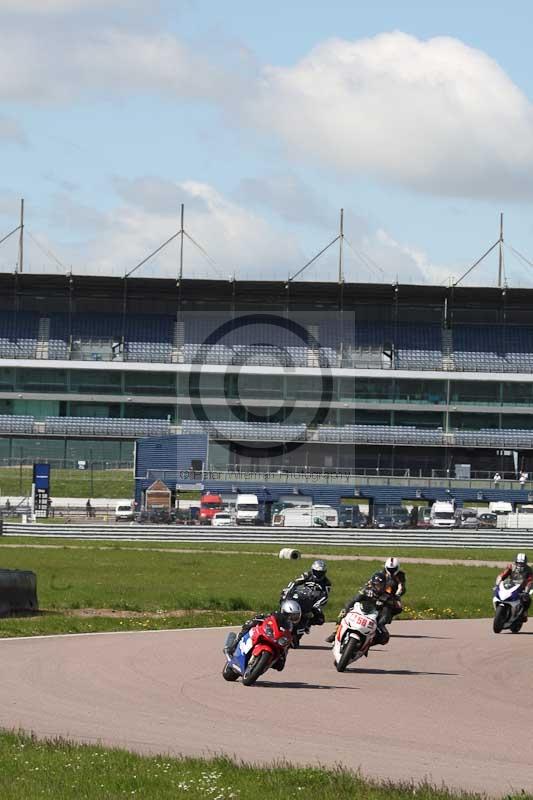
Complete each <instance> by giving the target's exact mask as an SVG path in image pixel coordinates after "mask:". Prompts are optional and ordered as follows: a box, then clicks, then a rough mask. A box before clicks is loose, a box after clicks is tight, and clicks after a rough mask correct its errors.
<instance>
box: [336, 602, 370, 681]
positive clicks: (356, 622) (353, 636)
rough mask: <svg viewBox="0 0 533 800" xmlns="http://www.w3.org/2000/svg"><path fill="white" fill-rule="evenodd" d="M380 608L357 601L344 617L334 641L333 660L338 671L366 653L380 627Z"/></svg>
mask: <svg viewBox="0 0 533 800" xmlns="http://www.w3.org/2000/svg"><path fill="white" fill-rule="evenodd" d="M379 613H380V609H379V608H378V607H376V605H372V606H371V607H369V606H368V605H367V604H362V603H355V604H354V606H353V608H352V609H351V610H350V611H348V612H347V613H346V614H345V615H344V617H342V619H341V621H340V623H339V626H338V628H337V633H336V635H335V641H334V643H333V662H334V664H335V667H336V668H337V672H344V670H345V669H346V667H347V666H348V664H351V663H352V662H353V661H357V660H358V659H359V658H362V656H364V655H366V654H367V653H368V651H369V649H370V646H371V645H372V642H373V641H374V638H375V636H376V632H377V628H378V617H379Z"/></svg>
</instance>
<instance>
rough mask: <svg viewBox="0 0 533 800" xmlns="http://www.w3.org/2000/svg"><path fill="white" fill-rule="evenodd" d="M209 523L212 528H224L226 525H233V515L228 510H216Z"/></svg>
mask: <svg viewBox="0 0 533 800" xmlns="http://www.w3.org/2000/svg"><path fill="white" fill-rule="evenodd" d="M211 525H212V527H213V528H225V527H227V526H228V525H235V517H234V516H233V514H230V512H229V511H217V513H216V514H215V516H214V517H212V518H211Z"/></svg>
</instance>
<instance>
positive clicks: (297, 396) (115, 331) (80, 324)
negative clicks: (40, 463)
mask: <svg viewBox="0 0 533 800" xmlns="http://www.w3.org/2000/svg"><path fill="white" fill-rule="evenodd" d="M532 303H533V291H532V290H525V289H508V288H507V289H493V288H463V287H456V288H446V287H442V286H409V285H392V286H391V285H378V284H355V283H353V284H347V283H339V284H335V283H305V282H300V281H288V282H268V281H257V282H242V281H210V280H193V279H187V280H183V281H181V282H178V283H177V282H176V281H175V280H168V279H140V278H130V279H127V280H125V279H120V278H96V277H79V276H72V275H69V276H51V275H30V274H27V275H26V274H13V275H9V274H1V275H0V460H2V462H3V463H8V461H11V463H17V461H18V460H19V459H25V460H28V461H32V460H33V459H35V458H39V459H42V460H44V459H46V460H51V461H52V462H53V463H56V464H57V465H59V464H61V463H68V464H70V463H72V462H75V461H77V460H80V459H83V460H87V461H96V462H101V461H107V462H110V463H111V462H112V463H131V462H132V460H133V443H134V441H135V440H136V439H138V438H142V437H151V436H157V437H160V436H165V435H169V434H171V433H172V434H176V433H183V434H191V435H192V434H200V433H207V434H208V442H209V445H208V449H207V456H206V458H207V459H208V462H209V463H208V464H206V465H205V466H209V467H210V468H212V469H218V470H222V469H234V468H239V469H248V470H253V469H256V471H257V472H261V473H264V472H268V471H275V470H276V469H279V470H293V469H294V470H297V469H298V470H300V471H301V470H302V469H304V470H307V471H319V472H332V473H335V472H342V471H344V472H347V473H359V474H364V473H365V472H367V473H369V472H373V473H374V474H376V472H377V473H378V474H382V475H385V474H390V473H391V472H394V473H399V474H400V473H403V474H410V475H431V474H435V475H446V474H449V475H453V474H454V473H455V468H456V465H465V464H467V465H470V468H471V472H472V473H473V474H482V473H484V474H488V473H490V472H493V471H495V470H499V471H500V472H502V473H504V472H507V473H509V472H515V471H516V470H517V469H525V470H527V471H529V472H531V471H532V468H533V461H532V460H531V448H532V446H533V425H532V422H533V417H532V414H533V375H532V372H533V314H532V312H531V306H532Z"/></svg>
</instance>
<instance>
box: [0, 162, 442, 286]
mask: <svg viewBox="0 0 533 800" xmlns="http://www.w3.org/2000/svg"><path fill="white" fill-rule="evenodd" d="M115 187H116V188H117V189H118V191H119V196H120V198H121V203H120V204H119V205H118V206H116V207H114V208H112V209H111V210H109V211H107V212H99V211H96V210H95V209H92V208H90V207H88V206H87V205H83V204H79V203H77V202H76V199H75V196H71V195H69V193H67V192H63V193H61V194H58V195H56V196H55V199H54V203H53V205H52V207H51V209H49V211H48V212H47V213H46V214H44V213H43V209H41V213H40V215H39V216H38V218H36V219H32V214H31V208H28V209H27V220H26V222H27V226H28V230H30V229H31V231H32V234H34V237H33V239H28V240H27V243H26V247H25V253H26V259H25V260H26V269H27V270H28V271H43V270H44V271H53V272H61V271H65V270H64V269H63V270H62V269H61V267H60V266H58V264H57V261H55V260H54V258H53V257H50V256H49V257H48V258H47V256H46V251H48V253H52V254H54V255H55V257H56V258H57V259H58V261H59V262H61V263H62V264H64V265H68V266H69V267H70V266H72V269H73V271H74V272H75V273H77V274H103V275H119V276H122V275H124V273H125V272H128V271H129V270H131V269H133V268H134V267H135V265H136V264H138V263H139V262H141V261H142V260H143V259H144V258H145V257H146V256H148V255H149V254H150V253H151V252H153V251H154V250H156V248H158V247H159V246H160V245H161V244H162V243H163V242H165V241H166V240H167V239H169V238H170V237H171V236H172V235H173V234H174V233H175V232H176V231H177V230H178V229H179V205H180V203H182V202H183V203H184V204H185V230H186V231H187V233H188V234H189V235H190V236H191V237H192V238H193V239H194V240H195V241H196V242H197V243H198V244H199V245H200V246H201V247H202V248H203V249H204V250H205V252H206V253H207V256H208V257H207V258H206V257H205V254H202V252H200V250H199V249H198V248H197V247H196V246H195V245H194V244H193V243H192V242H191V241H190V240H189V239H188V238H187V237H185V240H184V255H185V257H184V275H185V277H199V278H206V277H208V278H222V279H229V278H230V277H231V276H233V275H234V274H235V276H236V277H237V279H239V280H244V279H252V280H254V279H255V280H285V279H286V278H287V276H288V275H294V274H295V273H296V272H298V270H299V269H300V268H301V267H302V266H303V265H304V264H305V263H306V262H307V261H308V260H310V259H311V258H312V257H313V256H314V255H315V254H316V253H317V252H318V251H319V250H321V249H322V247H324V245H325V244H326V243H327V240H328V239H329V238H332V237H333V235H334V231H333V230H332V231H331V237H330V234H329V233H328V235H327V236H325V234H324V229H323V228H317V229H316V232H315V235H314V236H313V237H312V241H311V240H310V236H309V235H308V236H306V244H305V246H304V245H303V242H302V241H301V240H300V239H297V238H296V237H295V235H294V233H293V231H292V230H291V229H290V227H289V228H287V227H284V226H282V225H280V226H277V225H276V224H274V223H273V222H271V221H269V220H267V219H265V218H264V217H262V216H261V215H260V214H258V213H256V212H254V211H251V210H250V207H249V204H248V203H239V202H236V201H235V200H233V199H231V198H229V197H227V196H225V195H223V194H221V193H220V192H219V191H217V190H216V189H215V188H214V187H213V186H210V185H208V184H205V183H200V182H198V181H186V182H184V183H178V182H172V181H169V180H160V179H158V178H155V177H150V176H148V177H145V178H139V179H132V180H127V179H121V180H118V179H117V180H115ZM1 197H2V195H0V200H1ZM8 199H9V201H10V203H9V208H11V212H12V214H13V215H15V213H16V211H17V204H16V203H15V202H14V199H13V198H12V197H11V196H9V198H8V197H7V196H6V201H7V200H8ZM13 219H15V217H14V216H13ZM345 223H346V225H345V231H346V238H347V241H346V243H345V247H344V275H345V280H346V281H348V282H354V281H355V282H359V281H360V282H369V283H375V282H383V281H384V282H391V283H392V282H394V281H395V280H396V278H398V279H399V280H400V282H402V281H404V282H407V283H427V282H430V283H434V282H439V281H441V280H443V279H445V278H446V276H447V275H448V274H449V273H450V271H451V270H450V269H449V268H447V267H445V266H439V265H434V264H432V263H431V262H430V260H429V258H428V256H427V255H426V254H425V253H424V252H423V251H422V250H420V249H419V248H416V247H414V246H412V245H409V244H405V243H401V242H398V241H396V240H395V239H394V238H393V237H392V236H391V235H390V234H389V233H387V231H385V230H384V229H377V230H376V229H370V228H369V227H368V225H366V226H365V225H364V224H363V221H362V220H361V218H360V217H359V216H358V215H356V214H354V213H353V212H351V211H350V210H347V212H346V214H345ZM14 224H16V220H15V222H14ZM50 230H54V232H55V233H54V234H50ZM35 240H37V242H39V243H40V244H41V246H42V248H44V250H43V249H39V248H38V247H37V246H36V244H35ZM348 241H349V243H350V244H349V245H348ZM15 244H16V242H15ZM11 251H12V252H11ZM11 251H8V250H4V251H3V253H0V268H3V269H5V268H6V267H5V264H7V263H8V262H9V263H13V264H14V262H15V261H16V249H14V246H13V248H11ZM338 258H339V250H338V245H334V246H333V247H331V248H330V249H329V250H328V251H327V252H326V253H325V254H324V255H323V256H322V257H321V258H320V259H318V260H317V261H316V262H315V263H314V264H313V265H312V266H311V267H309V268H308V269H307V270H306V271H305V272H304V273H303V274H302V276H301V277H300V278H298V280H301V281H335V280H336V279H337V270H338ZM6 259H7V260H6ZM178 265H179V239H175V240H174V241H173V242H172V243H170V244H169V245H168V246H167V247H166V248H165V249H164V250H162V251H161V253H159V254H158V255H157V256H156V257H154V258H153V259H152V260H150V261H149V262H147V263H146V264H145V265H144V266H143V267H141V268H140V269H139V270H137V271H136V272H135V274H136V275H138V276H145V277H148V276H155V277H161V276H165V277H166V276H173V277H177V275H178Z"/></svg>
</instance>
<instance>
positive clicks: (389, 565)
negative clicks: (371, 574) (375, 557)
mask: <svg viewBox="0 0 533 800" xmlns="http://www.w3.org/2000/svg"><path fill="white" fill-rule="evenodd" d="M399 569H400V562H399V561H398V559H397V558H395V557H394V556H390V558H388V559H387V560H386V561H385V572H388V574H389V575H396V573H397V572H398V570H399Z"/></svg>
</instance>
